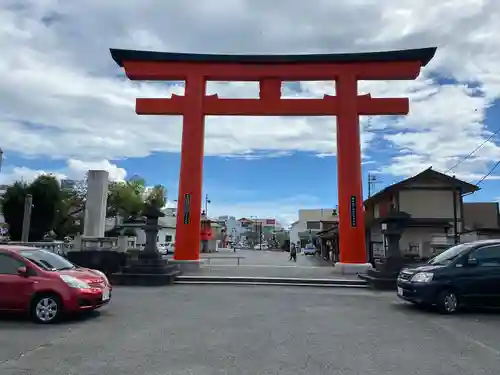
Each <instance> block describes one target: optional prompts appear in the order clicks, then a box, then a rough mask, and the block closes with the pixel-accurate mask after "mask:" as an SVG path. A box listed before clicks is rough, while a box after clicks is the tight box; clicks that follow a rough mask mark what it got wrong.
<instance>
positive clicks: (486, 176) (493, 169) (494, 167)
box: [476, 160, 500, 185]
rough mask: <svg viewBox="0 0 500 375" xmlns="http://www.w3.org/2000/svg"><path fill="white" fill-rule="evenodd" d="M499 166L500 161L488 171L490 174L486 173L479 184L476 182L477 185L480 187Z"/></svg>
mask: <svg viewBox="0 0 500 375" xmlns="http://www.w3.org/2000/svg"><path fill="white" fill-rule="evenodd" d="M499 165H500V160H499V161H497V162H496V163H495V165H494V166H493V167H492V168H491V169H490V170H489V171H488V173H486V174H485V175H484V176H483V177H481V179H480V180H479V181H478V182H476V185H479V184H480V183H481V182H483V181H484V180H486V179H487V178H488V177H489V176H490V175H491V174H492V173H493V172H494V171H495V169H496V168H497V167H498V166H499Z"/></svg>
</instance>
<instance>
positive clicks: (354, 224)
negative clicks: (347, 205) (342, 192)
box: [351, 195, 358, 228]
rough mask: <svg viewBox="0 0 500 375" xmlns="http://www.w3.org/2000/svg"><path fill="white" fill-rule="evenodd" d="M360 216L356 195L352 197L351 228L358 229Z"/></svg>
mask: <svg viewBox="0 0 500 375" xmlns="http://www.w3.org/2000/svg"><path fill="white" fill-rule="evenodd" d="M357 214H358V208H357V201H356V197H355V196H354V195H352V196H351V227H353V228H355V227H357V225H358V223H357V216H358V215H357Z"/></svg>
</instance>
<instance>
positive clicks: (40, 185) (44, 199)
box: [27, 175, 62, 241]
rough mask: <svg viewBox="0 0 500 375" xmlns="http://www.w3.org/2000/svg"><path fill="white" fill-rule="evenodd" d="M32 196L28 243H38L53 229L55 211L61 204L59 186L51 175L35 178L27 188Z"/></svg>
mask: <svg viewBox="0 0 500 375" xmlns="http://www.w3.org/2000/svg"><path fill="white" fill-rule="evenodd" d="M27 192H28V193H29V194H31V195H32V196H33V208H32V211H31V226H30V235H29V238H30V241H40V240H42V239H43V237H44V236H45V234H46V233H48V232H49V231H50V230H52V229H53V228H54V224H55V221H56V216H57V210H58V208H59V206H60V203H61V198H62V195H61V186H60V185H59V181H58V180H57V179H56V178H55V177H54V176H51V175H41V176H39V177H37V178H36V179H35V180H34V181H33V182H32V183H31V184H30V185H29V186H28V188H27Z"/></svg>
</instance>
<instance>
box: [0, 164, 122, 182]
mask: <svg viewBox="0 0 500 375" xmlns="http://www.w3.org/2000/svg"><path fill="white" fill-rule="evenodd" d="M91 169H94V170H105V171H108V172H109V179H110V180H111V181H122V180H124V179H125V177H126V175H127V172H126V171H125V169H123V168H120V167H118V166H117V165H116V164H112V163H110V162H109V161H108V160H101V161H90V162H84V161H81V160H76V159H69V160H68V162H67V166H66V167H65V168H62V169H60V170H57V171H51V170H34V169H30V168H26V167H13V168H5V169H4V170H2V173H0V184H10V183H12V182H14V181H26V182H31V181H33V180H34V179H35V178H37V177H38V176H40V175H43V174H51V175H53V176H55V177H56V178H57V179H59V180H62V179H73V180H83V179H85V174H86V173H87V172H88V171H89V170H91Z"/></svg>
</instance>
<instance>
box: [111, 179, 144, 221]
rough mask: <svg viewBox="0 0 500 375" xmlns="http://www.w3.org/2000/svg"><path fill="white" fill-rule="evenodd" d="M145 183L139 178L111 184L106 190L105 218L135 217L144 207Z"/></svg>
mask: <svg viewBox="0 0 500 375" xmlns="http://www.w3.org/2000/svg"><path fill="white" fill-rule="evenodd" d="M145 189H146V188H145V183H144V180H143V179H141V178H132V179H130V180H128V181H119V182H112V183H111V184H110V185H109V190H108V210H107V216H108V217H114V216H117V215H119V216H121V217H123V218H124V219H128V218H131V217H137V216H139V215H140V213H141V211H142V209H143V207H144V192H145Z"/></svg>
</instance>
